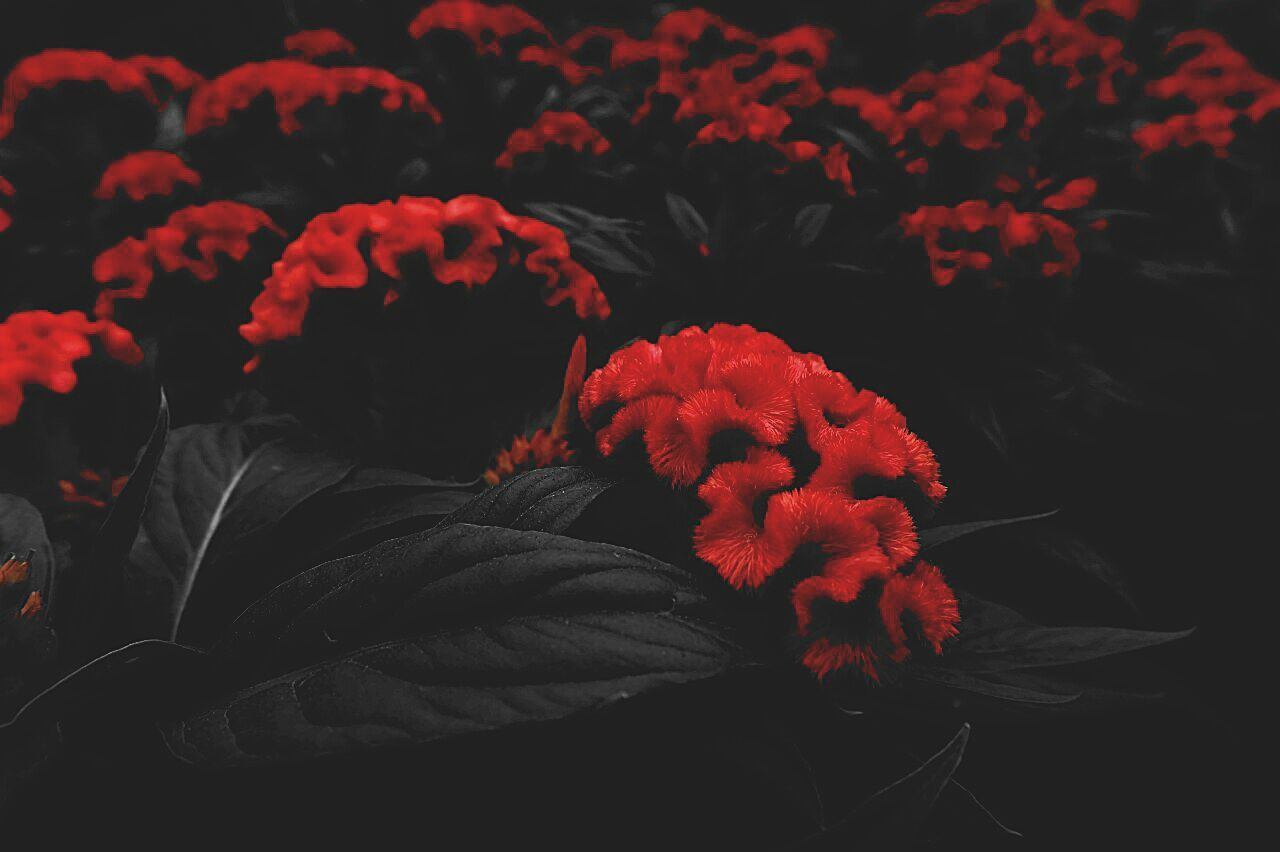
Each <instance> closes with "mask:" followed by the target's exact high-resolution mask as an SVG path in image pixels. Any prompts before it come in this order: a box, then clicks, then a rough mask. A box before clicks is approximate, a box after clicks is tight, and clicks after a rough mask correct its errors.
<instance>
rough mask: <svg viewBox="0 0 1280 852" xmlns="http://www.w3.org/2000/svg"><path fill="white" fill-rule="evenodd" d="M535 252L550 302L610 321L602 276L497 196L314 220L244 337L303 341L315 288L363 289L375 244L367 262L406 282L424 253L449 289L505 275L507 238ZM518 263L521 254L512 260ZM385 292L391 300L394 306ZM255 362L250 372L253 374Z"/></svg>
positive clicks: (557, 235)
mask: <svg viewBox="0 0 1280 852" xmlns="http://www.w3.org/2000/svg"><path fill="white" fill-rule="evenodd" d="M447 228H464V229H466V231H467V232H468V233H469V236H470V242H469V243H468V245H467V246H466V248H464V249H463V251H462V253H461V254H460V255H458V256H457V257H454V258H450V257H448V256H447V255H446V253H445V244H444V231H445V229H447ZM506 236H509V237H513V238H515V240H516V241H518V242H520V243H526V244H530V245H532V247H533V248H532V250H529V251H527V252H526V254H525V256H524V267H525V269H527V270H528V271H530V272H532V273H534V274H535V275H540V276H542V277H543V278H544V279H545V280H546V287H545V289H544V290H543V294H542V299H543V302H544V303H546V304H547V305H549V306H552V307H555V306H556V305H559V304H561V303H563V302H570V303H572V304H573V307H574V311H575V312H576V313H577V315H578V316H579V317H581V318H583V319H586V318H587V317H595V318H598V319H604V318H606V317H608V316H609V303H608V301H607V300H606V299H605V296H604V293H603V292H601V291H600V287H599V284H598V283H597V282H596V279H595V276H593V275H592V274H591V273H590V272H588V271H587V270H586V268H584V267H583V266H582V265H581V264H579V263H578V262H577V261H575V260H573V259H572V258H571V257H569V243H568V241H567V240H566V239H565V236H564V233H563V232H562V231H560V230H559V229H558V228H555V227H553V226H552V225H548V224H547V223H545V222H542V221H539V220H537V219H531V218H528V217H525V216H517V215H515V214H513V213H509V212H507V210H506V209H505V208H503V206H502V205H501V204H499V203H498V202H496V201H494V200H493V199H491V198H485V197H483V196H479V195H460V196H458V197H456V198H453V199H451V200H449V201H441V200H440V199H438V198H413V197H409V196H405V197H402V198H400V199H399V200H398V201H383V202H379V203H378V204H348V205H346V206H345V207H341V208H339V209H338V210H336V211H334V212H332V213H323V214H321V215H319V216H317V217H316V218H314V219H312V220H311V221H310V222H309V223H308V224H307V227H306V229H305V230H304V231H303V233H302V236H300V237H299V238H298V239H296V240H295V241H294V242H293V243H291V244H290V245H289V246H288V247H287V248H286V249H285V251H284V254H283V255H282V256H281V258H280V260H278V261H276V263H275V265H274V266H273V267H272V272H271V277H270V278H268V279H267V280H266V282H264V284H263V291H262V293H261V294H259V296H258V297H257V298H256V299H255V300H254V302H253V305H252V306H251V308H250V310H251V312H252V314H253V319H252V320H251V321H250V322H248V323H246V324H245V325H243V326H241V327H240V333H241V335H242V336H243V337H244V338H245V339H246V340H248V341H249V342H250V343H252V344H254V345H257V346H261V345H263V344H265V343H267V342H269V341H273V340H283V339H285V338H288V337H294V336H297V335H299V334H301V333H302V322H303V319H304V318H305V317H306V314H307V308H308V306H309V305H310V301H311V294H312V292H313V291H315V290H316V289H317V288H328V287H347V288H356V287H363V286H365V284H366V283H367V282H368V278H369V268H368V264H367V263H366V262H365V260H364V258H363V256H362V254H361V251H360V245H361V243H362V241H363V240H364V239H365V238H368V239H369V258H370V260H371V261H372V262H373V264H374V266H376V267H377V268H378V269H379V270H380V271H381V272H382V273H383V274H385V275H387V276H389V277H391V278H393V279H396V280H399V279H400V277H401V273H400V267H399V263H400V260H401V258H403V257H405V256H406V255H409V254H417V253H421V254H425V255H426V256H427V259H428V261H429V262H430V264H431V271H432V274H433V275H434V276H435V277H436V279H437V280H438V281H439V282H440V283H442V284H464V285H466V286H467V287H472V286H476V285H480V284H484V283H485V282H487V281H488V280H489V279H490V278H492V277H493V274H494V273H495V272H496V271H497V269H498V255H497V251H498V249H499V248H501V247H502V245H503V244H504V242H505V240H504V237H506ZM509 256H510V257H511V258H512V262H513V263H515V262H518V261H519V258H520V253H519V252H518V251H515V250H513V251H512V253H511V254H510V255H509ZM393 293H394V291H388V302H390V301H392V300H394V298H395V297H394V295H392V294H393ZM256 363H257V361H256V359H255V360H254V361H251V362H250V364H249V365H248V366H247V367H246V369H253V367H254V366H256Z"/></svg>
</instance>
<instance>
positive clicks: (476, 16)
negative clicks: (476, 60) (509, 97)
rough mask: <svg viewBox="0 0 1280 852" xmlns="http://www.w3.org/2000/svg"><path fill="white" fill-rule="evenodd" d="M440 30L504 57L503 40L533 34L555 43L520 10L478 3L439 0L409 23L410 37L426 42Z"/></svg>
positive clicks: (481, 51) (463, 0)
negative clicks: (458, 35)
mask: <svg viewBox="0 0 1280 852" xmlns="http://www.w3.org/2000/svg"><path fill="white" fill-rule="evenodd" d="M440 30H448V31H452V32H458V33H461V34H463V35H464V36H466V37H467V38H468V39H469V40H470V41H471V44H472V46H474V47H475V49H476V52H477V53H487V54H492V55H494V56H501V55H502V40H503V39H507V38H511V37H512V36H517V35H523V34H525V33H533V34H535V35H537V36H541V37H543V38H545V39H548V40H550V39H551V33H550V32H548V31H547V28H546V27H545V26H543V25H542V22H541V21H539V20H538V19H537V18H535V17H533V16H532V15H530V14H529V13H528V12H526V11H524V10H523V9H521V8H520V7H518V6H512V5H510V4H503V5H500V6H490V5H488V4H487V3H479V2H476V0H439V2H436V3H432V4H431V5H430V6H428V7H427V8H425V9H423V10H422V11H420V12H419V13H418V14H417V16H416V17H414V19H413V21H411V22H410V23H409V35H411V36H413V37H414V38H423V37H424V36H426V35H427V33H431V32H436V31H440Z"/></svg>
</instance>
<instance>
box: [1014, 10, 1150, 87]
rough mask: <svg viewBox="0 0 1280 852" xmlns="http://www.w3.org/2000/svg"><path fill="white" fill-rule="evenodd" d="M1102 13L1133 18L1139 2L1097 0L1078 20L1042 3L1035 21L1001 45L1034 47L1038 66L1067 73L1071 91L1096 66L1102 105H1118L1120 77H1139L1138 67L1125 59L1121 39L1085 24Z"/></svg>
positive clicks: (1032, 20)
mask: <svg viewBox="0 0 1280 852" xmlns="http://www.w3.org/2000/svg"><path fill="white" fill-rule="evenodd" d="M1130 6H1131V7H1132V8H1130ZM1099 11H1108V12H1111V13H1112V14H1115V15H1117V16H1119V17H1132V15H1136V14H1137V3H1136V2H1131V3H1129V4H1125V3H1119V4H1117V3H1115V2H1114V0H1109V2H1108V0H1102V2H1099V0H1095V2H1092V3H1088V4H1085V6H1084V7H1083V8H1082V9H1081V10H1080V14H1079V15H1078V16H1077V17H1075V18H1068V17H1067V16H1066V15H1063V14H1062V13H1061V12H1059V11H1058V10H1057V9H1056V8H1054V6H1053V5H1052V4H1042V5H1041V7H1040V9H1039V11H1038V12H1037V13H1036V15H1035V17H1033V18H1032V19H1031V22H1030V23H1029V24H1027V26H1026V27H1025V28H1023V29H1021V30H1018V31H1016V32H1014V33H1011V34H1009V35H1008V36H1006V37H1005V39H1004V41H1003V42H1001V46H1002V47H1008V46H1010V45H1013V44H1018V43H1023V44H1028V45H1030V46H1031V49H1032V61H1033V62H1035V64H1036V65H1041V66H1053V67H1056V68H1062V69H1065V70H1066V72H1067V82H1066V87H1067V88H1068V89H1074V88H1076V87H1078V86H1081V85H1083V84H1084V82H1085V80H1086V79H1087V77H1086V71H1085V69H1086V68H1090V66H1092V67H1091V68H1090V70H1089V72H1088V73H1089V74H1090V75H1092V76H1096V77H1097V81H1098V103H1100V104H1115V103H1117V102H1118V101H1119V97H1118V96H1117V95H1116V81H1115V78H1116V75H1117V74H1119V73H1122V72H1123V73H1125V74H1130V75H1132V74H1136V73H1137V72H1138V66H1137V65H1135V64H1134V63H1133V62H1130V61H1129V60H1128V59H1125V58H1124V55H1123V54H1124V43H1123V42H1122V41H1120V39H1118V38H1115V37H1114V36H1104V35H1099V34H1098V33H1096V32H1094V31H1093V30H1092V29H1090V28H1089V26H1088V25H1087V24H1086V23H1085V18H1086V17H1087V16H1089V15H1091V14H1093V13H1094V12H1099ZM1095 69H1096V70H1095Z"/></svg>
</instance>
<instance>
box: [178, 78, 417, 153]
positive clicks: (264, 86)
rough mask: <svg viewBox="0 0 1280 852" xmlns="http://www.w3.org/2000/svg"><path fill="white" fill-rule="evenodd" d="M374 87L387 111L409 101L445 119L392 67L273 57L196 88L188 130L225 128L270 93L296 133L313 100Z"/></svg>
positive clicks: (287, 129)
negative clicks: (300, 113)
mask: <svg viewBox="0 0 1280 852" xmlns="http://www.w3.org/2000/svg"><path fill="white" fill-rule="evenodd" d="M371 90H372V91H379V92H382V101H381V104H380V106H381V107H382V109H384V110H386V111H387V112H395V111H396V110H398V109H401V108H402V107H406V106H407V107H408V108H409V109H410V110H412V111H413V112H420V113H425V114H426V115H428V116H430V117H431V119H432V120H433V121H435V122H439V121H440V113H439V112H437V111H436V108H435V107H434V106H432V105H431V102H430V101H429V100H427V94H426V92H424V91H422V89H421V87H419V86H417V85H415V84H413V83H410V82H407V81H405V80H401V79H400V78H399V77H397V76H395V75H394V74H392V73H391V72H390V71H385V70H383V69H381V68H359V67H343V68H324V67H321V66H319V65H311V64H310V63H307V62H302V61H300V60H297V59H272V60H268V61H266V62H249V63H246V64H244V65H239V66H237V67H235V68H232V69H231V70H230V71H228V72H226V73H225V74H221V75H219V76H217V77H215V78H213V79H212V80H210V81H209V82H208V83H205V84H204V85H202V86H200V87H199V88H198V89H196V91H195V93H194V94H192V96H191V103H190V105H189V107H188V112H187V133H189V134H192V135H194V134H197V133H201V132H203V131H205V130H208V129H210V128H213V127H221V126H222V125H224V124H226V123H227V121H228V120H229V119H230V118H231V114H232V113H233V112H237V111H240V110H244V109H247V108H248V107H249V105H250V104H251V103H253V101H254V99H255V98H258V97H260V96H261V95H264V94H270V95H271V98H272V101H273V103H274V104H275V111H276V116H277V118H278V119H279V126H280V131H281V132H282V133H287V134H292V133H296V132H297V131H299V130H301V129H302V123H301V122H299V121H298V117H297V113H298V110H300V109H302V107H303V106H305V105H306V104H307V103H309V102H311V101H314V100H322V101H324V102H325V103H326V104H329V105H330V106H332V105H334V104H336V103H337V102H338V99H339V98H340V97H341V96H343V95H351V94H360V93H362V92H367V91H371Z"/></svg>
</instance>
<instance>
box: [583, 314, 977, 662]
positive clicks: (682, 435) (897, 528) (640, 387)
mask: <svg viewBox="0 0 1280 852" xmlns="http://www.w3.org/2000/svg"><path fill="white" fill-rule="evenodd" d="M578 407H579V413H580V414H581V416H582V418H583V420H584V422H586V423H587V424H588V427H589V428H591V429H592V430H593V431H594V433H595V442H596V449H597V450H598V451H599V453H600V454H601V455H602V456H605V457H610V456H613V455H614V454H615V453H616V452H617V451H618V449H619V447H620V446H621V444H622V443H623V442H624V441H626V440H627V439H628V438H638V439H639V440H640V441H641V442H642V444H643V447H644V451H645V454H646V456H647V458H648V461H649V464H650V465H651V467H652V468H653V471H654V472H655V473H656V474H657V475H659V476H660V477H662V478H663V479H666V480H668V481H669V482H670V483H671V484H672V485H675V486H688V485H695V484H696V485H697V486H698V488H697V495H698V498H699V499H700V500H701V502H702V504H703V505H704V506H705V508H706V510H707V511H706V514H705V515H704V516H703V518H702V519H701V521H700V522H699V523H698V525H697V528H696V529H695V531H694V537H693V546H694V551H695V552H696V553H697V555H698V557H699V558H701V559H702V560H704V561H705V562H707V563H708V564H710V565H711V566H713V567H714V568H715V569H716V571H717V572H718V573H719V574H720V576H721V577H723V578H724V579H725V581H726V582H728V583H730V584H731V585H733V586H735V587H737V588H757V587H762V586H766V585H767V584H768V583H769V581H770V580H771V578H774V577H776V576H778V575H779V572H780V571H782V569H783V568H784V567H786V566H789V565H797V566H798V568H799V569H800V571H801V574H800V576H799V577H798V579H794V582H795V585H794V587H793V588H792V589H791V590H790V595H791V603H792V606H793V608H794V611H795V616H796V628H797V631H798V632H799V634H800V636H801V637H803V638H804V639H805V640H806V643H807V650H806V651H805V652H804V656H803V661H804V662H805V664H806V665H808V666H809V667H810V668H811V669H812V670H813V671H814V672H816V673H817V674H819V675H820V676H822V675H825V674H827V673H829V672H830V671H834V670H836V669H839V668H846V667H849V666H855V667H857V668H859V669H860V670H862V671H863V672H864V673H866V674H867V675H869V676H871V677H873V678H874V677H877V676H878V674H877V668H876V664H877V660H878V657H877V654H876V652H875V651H874V650H873V648H872V642H873V639H875V638H876V637H879V639H881V640H883V641H884V642H888V643H889V644H890V645H891V646H892V647H893V648H894V653H893V654H892V655H891V657H890V659H892V660H893V661H894V662H901V661H902V660H904V659H906V656H907V655H908V654H909V650H907V646H906V640H905V636H904V634H903V631H902V628H901V615H902V613H903V612H910V613H911V614H912V615H918V617H920V618H921V619H922V620H924V621H927V622H928V629H927V630H925V631H924V635H925V637H926V639H927V641H928V642H929V644H930V645H931V647H933V648H934V649H935V650H937V649H938V648H940V646H941V642H942V640H943V639H945V638H946V637H947V636H950V635H951V634H952V633H954V630H955V623H956V621H957V620H958V615H957V614H956V613H955V607H954V595H952V594H951V593H950V590H949V589H947V588H946V586H945V583H943V584H941V586H939V585H938V584H937V583H935V582H934V581H933V579H932V576H933V575H931V574H930V573H929V571H928V569H926V570H925V571H924V573H921V574H920V577H919V578H917V580H916V581H915V582H914V584H913V583H908V582H906V581H905V580H903V579H900V578H905V577H909V576H915V575H914V573H913V572H912V571H911V568H912V560H913V559H914V558H915V556H916V553H917V550H918V543H917V540H916V533H915V525H914V522H913V520H912V518H911V515H910V513H909V512H908V510H907V508H906V506H905V505H904V504H903V503H902V502H901V501H900V500H899V499H897V498H896V497H889V496H863V494H862V492H861V488H862V486H863V485H864V484H866V483H868V482H872V481H883V480H889V481H893V482H897V481H901V480H904V479H906V480H908V481H911V482H914V483H915V485H916V486H917V487H918V489H919V491H920V492H921V493H922V494H923V495H924V496H925V497H926V498H927V499H928V500H930V501H934V502H936V501H938V500H941V499H942V497H943V495H944V494H945V493H946V489H945V487H944V486H943V485H942V483H941V482H940V481H939V479H938V475H939V472H938V464H937V461H936V460H935V459H934V457H933V454H932V452H931V451H930V450H929V447H928V445H927V444H925V442H924V441H922V440H920V439H919V438H918V437H917V436H915V435H913V434H912V433H911V432H909V431H908V430H907V428H906V421H905V419H904V418H903V416H902V414H901V413H900V412H899V411H898V410H897V409H896V408H895V407H894V406H893V405H892V404H891V403H889V402H888V401H887V400H885V399H883V398H882V397H879V396H877V395H876V394H874V393H872V392H870V391H867V390H857V389H855V388H854V387H853V385H852V384H851V383H850V382H849V380H848V379H847V378H846V377H844V376H843V375H841V374H840V373H836V372H834V371H832V370H830V369H829V368H828V367H827V366H826V364H825V363H824V362H823V361H822V359H821V358H819V357H818V356H816V355H806V354H802V353H797V352H794V351H792V350H791V349H790V347H788V346H787V345H786V344H785V343H784V342H783V341H781V340H780V339H778V338H777V337H774V336H773V335H771V334H767V333H764V332H759V331H757V330H755V329H754V328H751V327H750V326H729V325H715V326H712V327H711V329H709V330H707V331H703V330H702V329H699V328H688V329H685V330H683V331H681V332H680V333H678V334H675V335H671V336H665V337H661V338H659V339H658V342H657V343H649V342H647V341H638V342H636V343H633V344H631V345H630V346H627V347H624V348H623V349H620V350H619V351H617V352H615V353H614V354H613V356H612V357H611V358H610V359H609V362H608V363H607V364H606V365H605V366H604V367H602V368H600V369H599V370H596V371H595V372H594V373H592V374H591V376H590V377H588V379H587V381H586V383H585V384H584V386H583V390H582V395H581V397H580V398H579V401H578ZM602 415H603V416H607V421H606V422H597V419H598V418H600V417H601V416H602ZM727 434H732V435H736V436H738V438H739V439H740V440H741V441H744V442H745V450H743V451H742V452H741V455H740V456H739V457H738V458H731V459H728V460H724V459H719V458H714V457H713V455H712V451H713V448H714V447H715V446H716V443H717V441H719V440H720V439H721V438H722V437H725V436H727ZM797 442H802V443H803V444H804V445H806V446H807V450H808V453H809V454H810V455H813V456H816V457H817V465H816V467H812V468H811V470H809V471H808V472H806V473H804V474H803V477H804V478H803V481H802V479H801V474H798V473H797V468H798V465H797V460H796V458H795V457H793V455H792V454H793V453H794V452H795V450H796V447H797ZM797 560H799V561H797ZM916 570H917V571H919V570H921V569H920V568H918V567H917V568H916ZM926 577H928V578H930V579H929V580H928V583H927V584H925V583H924V581H925V578H926ZM940 582H941V579H940V576H939V577H938V583H940ZM922 585H927V589H924V590H920V589H918V588H917V587H919V586H922ZM886 590H892V593H891V594H890V595H889V596H888V597H885V596H884V592H885V591H886ZM926 592H927V593H926ZM948 596H950V600H951V603H952V606H951V608H950V609H948V608H947V607H946V606H945V605H943V604H945V601H946V599H947V598H948ZM873 598H874V600H873ZM868 601H871V602H873V603H874V604H875V606H874V607H871V608H870V609H869V608H868V604H867V602H868ZM868 612H870V613H871V614H872V615H875V614H877V613H878V614H879V615H878V618H879V619H880V620H882V621H883V624H877V623H875V622H874V621H873V622H866V616H867V613H868ZM846 613H848V614H850V617H852V618H855V620H857V619H861V621H860V622H859V623H858V624H856V625H844V624H841V623H832V622H831V619H832V618H835V619H836V622H839V621H840V619H842V618H844V617H845V616H844V614H846ZM858 613H861V615H858ZM854 628H856V629H854ZM851 629H852V630H853V633H858V635H859V636H860V638H858V639H857V640H856V641H852V642H848V641H842V642H835V641H834V637H837V636H840V635H845V634H849V635H852V633H850V632H849V631H850V630H851ZM934 638H936V639H937V641H936V642H934ZM842 645H843V646H847V647H843V648H842V647H839V646H842ZM899 648H901V649H902V651H901V652H900V651H899V650H898V649H899Z"/></svg>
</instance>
